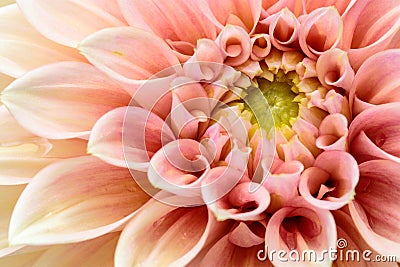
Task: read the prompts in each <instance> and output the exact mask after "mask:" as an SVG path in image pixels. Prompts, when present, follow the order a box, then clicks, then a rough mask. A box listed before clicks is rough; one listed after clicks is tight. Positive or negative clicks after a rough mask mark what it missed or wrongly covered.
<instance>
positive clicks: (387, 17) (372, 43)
mask: <svg viewBox="0 0 400 267" xmlns="http://www.w3.org/2000/svg"><path fill="white" fill-rule="evenodd" d="M399 14H400V8H399V5H398V2H397V1H396V0H391V1H385V2H384V3H382V2H381V1H378V0H369V1H356V2H355V4H354V5H353V6H352V7H351V8H350V9H349V10H348V12H346V14H344V15H343V21H344V31H343V33H344V35H343V42H342V47H343V48H344V49H345V50H349V51H348V52H349V59H350V62H351V65H352V66H353V68H354V69H356V70H357V69H358V68H359V67H360V65H361V64H362V63H363V62H364V61H365V60H366V59H368V58H369V57H371V56H372V55H373V54H375V53H377V52H380V51H383V50H385V49H386V48H387V47H388V46H390V43H391V41H392V38H393V37H394V36H395V34H396V33H397V32H398V31H399V28H400V21H399V20H398V18H399Z"/></svg>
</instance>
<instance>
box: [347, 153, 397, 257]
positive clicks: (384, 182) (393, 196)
mask: <svg viewBox="0 0 400 267" xmlns="http://www.w3.org/2000/svg"><path fill="white" fill-rule="evenodd" d="M359 167H360V182H359V184H358V185H357V188H356V199H355V201H353V202H352V203H350V204H349V209H350V214H351V217H352V218H353V221H354V223H355V225H356V227H357V229H358V231H359V232H360V234H361V235H362V237H363V238H364V239H365V241H366V242H367V243H368V244H369V245H370V246H371V247H372V248H374V249H375V250H376V251H377V252H379V253H382V254H383V255H391V254H394V255H400V245H399V244H400V227H399V223H398V221H399V220H400V217H399V213H398V212H394V211H396V210H398V209H399V203H400V202H399V201H400V194H399V192H400V191H399V190H400V182H399V179H394V177H398V173H399V171H400V164H398V163H396V162H393V161H390V160H372V161H368V162H364V163H362V164H360V166H359ZM372 192H373V193H372Z"/></svg>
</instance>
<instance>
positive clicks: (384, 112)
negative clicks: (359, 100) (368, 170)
mask: <svg viewBox="0 0 400 267" xmlns="http://www.w3.org/2000/svg"><path fill="white" fill-rule="evenodd" d="M399 120H400V103H390V104H382V105H378V106H375V107H372V108H369V109H367V110H365V111H363V112H361V113H360V114H359V115H358V116H357V117H356V118H355V119H354V120H353V121H352V123H351V124H350V128H349V143H350V151H351V153H352V155H354V157H355V158H356V159H357V161H358V162H359V163H360V162H364V161H367V160H370V159H377V158H380V159H391V160H394V161H396V162H400V159H399V157H400V146H399V142H398V140H399V138H400V123H399Z"/></svg>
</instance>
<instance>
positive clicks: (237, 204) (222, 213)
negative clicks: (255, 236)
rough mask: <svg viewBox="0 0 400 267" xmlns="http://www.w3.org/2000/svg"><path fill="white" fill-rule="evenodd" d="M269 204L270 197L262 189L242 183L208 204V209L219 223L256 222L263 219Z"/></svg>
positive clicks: (252, 184)
mask: <svg viewBox="0 0 400 267" xmlns="http://www.w3.org/2000/svg"><path fill="white" fill-rule="evenodd" d="M209 192H210V191H208V192H207V193H209ZM215 199H217V198H215ZM269 203H270V196H269V193H268V191H267V190H266V189H265V188H264V187H262V186H259V185H258V184H256V183H251V182H244V183H240V184H238V185H236V186H235V187H234V188H233V189H232V190H231V191H230V192H229V193H228V194H227V195H225V196H224V197H222V198H221V199H218V200H217V201H216V202H214V203H210V204H208V208H209V209H210V210H211V211H213V212H214V214H215V216H216V217H217V219H218V220H219V221H222V220H226V219H234V220H241V221H253V220H254V221H257V220H260V219H263V218H264V217H265V214H263V212H264V211H265V210H266V209H267V208H268V206H269Z"/></svg>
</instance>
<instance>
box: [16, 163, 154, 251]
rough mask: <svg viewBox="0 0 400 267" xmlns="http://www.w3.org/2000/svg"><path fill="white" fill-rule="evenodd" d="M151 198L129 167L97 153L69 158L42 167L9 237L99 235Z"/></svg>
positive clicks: (45, 240)
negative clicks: (98, 156)
mask: <svg viewBox="0 0 400 267" xmlns="http://www.w3.org/2000/svg"><path fill="white" fill-rule="evenodd" d="M94 170H95V171H94ZM110 185H112V186H110ZM147 199H148V196H147V195H146V194H145V193H144V192H143V191H142V190H141V189H140V188H139V187H138V186H137V185H136V183H135V182H134V181H133V179H132V177H131V175H130V173H129V171H128V170H126V169H123V168H117V167H114V166H111V165H108V164H106V163H103V162H102V161H100V160H99V159H96V158H95V157H79V158H72V159H66V160H63V161H60V162H57V163H54V164H52V165H49V166H48V167H46V168H45V169H43V170H42V171H40V172H39V173H38V174H37V175H36V176H35V177H34V179H33V180H32V181H31V182H30V183H29V185H28V186H27V187H26V189H25V190H24V192H23V193H22V195H21V197H20V198H19V199H18V202H17V204H16V206H15V208H14V211H13V214H12V217H11V222H10V230H9V237H10V242H11V244H34V245H44V244H55V243H68V242H77V241H83V240H87V239H90V238H94V237H97V236H100V235H103V234H105V233H108V232H110V231H112V230H114V229H116V228H117V227H119V226H120V225H121V224H123V223H124V222H126V220H127V219H129V218H130V217H131V215H130V214H132V212H134V211H135V210H136V209H137V208H139V207H140V206H141V205H142V204H143V203H144V202H145V201H147ZM38 236H39V237H40V238H38Z"/></svg>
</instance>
